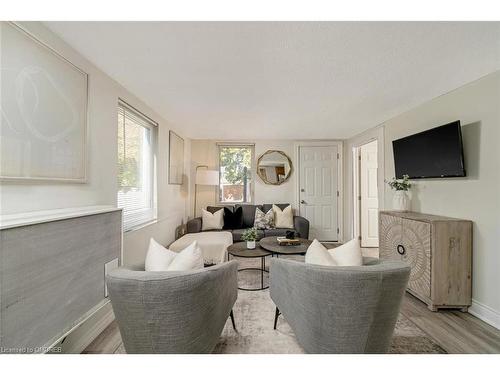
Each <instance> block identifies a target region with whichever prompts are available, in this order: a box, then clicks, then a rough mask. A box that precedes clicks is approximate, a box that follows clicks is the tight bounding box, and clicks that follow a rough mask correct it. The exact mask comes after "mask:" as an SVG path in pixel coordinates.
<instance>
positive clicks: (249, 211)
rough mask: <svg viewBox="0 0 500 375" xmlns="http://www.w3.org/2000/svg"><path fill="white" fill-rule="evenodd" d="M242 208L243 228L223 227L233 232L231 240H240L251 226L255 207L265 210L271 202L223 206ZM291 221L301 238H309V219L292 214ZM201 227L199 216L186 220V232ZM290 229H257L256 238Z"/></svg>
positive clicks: (277, 234) (282, 207) (208, 209)
mask: <svg viewBox="0 0 500 375" xmlns="http://www.w3.org/2000/svg"><path fill="white" fill-rule="evenodd" d="M240 206H241V208H242V211H243V228H242V229H232V230H231V229H223V230H224V231H229V232H231V233H232V234H233V242H239V241H241V235H242V234H243V232H244V231H245V230H246V229H247V228H251V227H253V224H254V219H255V209H256V207H259V208H260V209H261V210H262V211H264V212H267V211H269V210H270V209H271V208H272V206H273V205H272V204H262V205H254V204H242V205H239V204H237V205H235V206H225V207H227V208H229V209H230V210H231V211H233V210H234V209H236V208H238V207H240ZM276 206H278V207H279V208H281V209H284V208H286V207H287V206H289V204H281V203H279V204H278V203H277V204H276ZM221 208H222V207H213V206H209V207H207V211H209V212H212V213H213V212H215V211H217V210H220V209H221ZM293 223H294V229H293V230H294V231H295V232H296V233H297V235H298V236H299V237H301V238H309V221H308V220H307V219H306V218H303V217H302V216H294V217H293ZM201 228H202V222H201V217H197V218H194V219H191V220H189V221H188V222H187V232H188V233H198V232H201ZM287 230H290V229H281V228H274V229H266V230H262V229H259V230H258V231H257V235H258V238H257V240H260V239H261V238H264V237H270V236H284V235H285V234H286V231H287Z"/></svg>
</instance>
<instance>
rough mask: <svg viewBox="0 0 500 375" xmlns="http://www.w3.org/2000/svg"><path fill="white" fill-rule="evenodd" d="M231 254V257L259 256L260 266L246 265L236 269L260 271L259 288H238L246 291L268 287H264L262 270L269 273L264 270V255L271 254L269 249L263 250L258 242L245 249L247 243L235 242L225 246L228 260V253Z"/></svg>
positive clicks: (239, 270)
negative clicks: (252, 247)
mask: <svg viewBox="0 0 500 375" xmlns="http://www.w3.org/2000/svg"><path fill="white" fill-rule="evenodd" d="M230 254H231V255H232V256H233V257H237V258H260V259H261V260H260V268H256V267H247V268H240V269H238V272H241V271H260V288H240V287H238V289H240V290H247V291H257V290H264V289H267V288H269V285H267V286H265V287H264V272H267V273H269V271H268V270H266V257H267V256H269V255H271V253H270V252H269V251H266V250H264V249H263V248H261V247H260V246H259V245H258V244H256V245H255V249H247V243H246V242H236V243H234V244H232V245H231V246H229V247H228V248H227V260H229V255H230Z"/></svg>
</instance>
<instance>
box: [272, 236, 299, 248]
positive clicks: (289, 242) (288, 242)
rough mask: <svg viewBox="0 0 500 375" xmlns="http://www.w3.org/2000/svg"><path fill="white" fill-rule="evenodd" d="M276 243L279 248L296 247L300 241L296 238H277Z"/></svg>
mask: <svg viewBox="0 0 500 375" xmlns="http://www.w3.org/2000/svg"><path fill="white" fill-rule="evenodd" d="M277 240H278V243H279V244H280V246H297V245H300V239H298V238H286V237H278V238H277Z"/></svg>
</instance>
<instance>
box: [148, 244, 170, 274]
mask: <svg viewBox="0 0 500 375" xmlns="http://www.w3.org/2000/svg"><path fill="white" fill-rule="evenodd" d="M176 255H177V253H176V252H174V251H171V250H169V249H167V248H165V247H163V246H162V245H160V244H159V243H158V242H156V241H155V240H154V239H152V238H151V239H150V240H149V248H148V252H147V254H146V261H145V262H144V269H145V270H146V271H166V270H167V269H168V266H169V265H170V263H172V261H173V260H174V258H175V256H176Z"/></svg>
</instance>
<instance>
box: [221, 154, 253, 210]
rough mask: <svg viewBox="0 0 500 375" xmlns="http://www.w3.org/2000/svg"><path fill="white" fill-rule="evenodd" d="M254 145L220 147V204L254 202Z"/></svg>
mask: <svg viewBox="0 0 500 375" xmlns="http://www.w3.org/2000/svg"><path fill="white" fill-rule="evenodd" d="M253 151H254V147H253V146H252V145H219V202H220V203H250V202H252V164H253V153H254V152H253Z"/></svg>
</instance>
